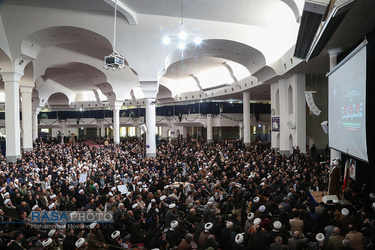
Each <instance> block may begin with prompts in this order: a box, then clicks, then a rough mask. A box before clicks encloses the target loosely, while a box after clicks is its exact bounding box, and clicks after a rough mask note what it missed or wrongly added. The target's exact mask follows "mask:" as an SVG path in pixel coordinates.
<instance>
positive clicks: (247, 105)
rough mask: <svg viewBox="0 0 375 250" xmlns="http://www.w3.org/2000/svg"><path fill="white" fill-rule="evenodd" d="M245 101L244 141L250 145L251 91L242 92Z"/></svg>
mask: <svg viewBox="0 0 375 250" xmlns="http://www.w3.org/2000/svg"><path fill="white" fill-rule="evenodd" d="M242 98H243V100H242V103H243V142H244V144H245V146H250V143H251V141H250V92H243V93H242Z"/></svg>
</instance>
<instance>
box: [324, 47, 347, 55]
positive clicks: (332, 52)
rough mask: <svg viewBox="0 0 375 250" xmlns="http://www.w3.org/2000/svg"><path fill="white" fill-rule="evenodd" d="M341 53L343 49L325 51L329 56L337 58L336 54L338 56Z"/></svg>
mask: <svg viewBox="0 0 375 250" xmlns="http://www.w3.org/2000/svg"><path fill="white" fill-rule="evenodd" d="M343 51H344V48H333V49H329V50H327V53H328V54H329V55H330V56H337V55H338V54H340V53H341V52H343Z"/></svg>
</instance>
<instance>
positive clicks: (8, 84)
mask: <svg viewBox="0 0 375 250" xmlns="http://www.w3.org/2000/svg"><path fill="white" fill-rule="evenodd" d="M22 75H23V74H20V73H16V72H10V73H2V77H3V82H4V92H5V133H6V159H7V161H8V162H16V161H17V158H21V138H20V132H21V131H20V107H19V102H20V95H19V84H20V79H21V77H22Z"/></svg>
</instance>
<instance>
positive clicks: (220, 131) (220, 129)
mask: <svg viewBox="0 0 375 250" xmlns="http://www.w3.org/2000/svg"><path fill="white" fill-rule="evenodd" d="M218 129H219V141H221V140H222V139H223V127H218Z"/></svg>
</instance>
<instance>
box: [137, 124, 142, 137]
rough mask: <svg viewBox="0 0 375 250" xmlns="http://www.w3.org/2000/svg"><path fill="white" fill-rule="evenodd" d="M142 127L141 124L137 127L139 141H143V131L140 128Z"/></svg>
mask: <svg viewBox="0 0 375 250" xmlns="http://www.w3.org/2000/svg"><path fill="white" fill-rule="evenodd" d="M140 126H141V125H140V124H138V125H137V126H136V128H137V138H138V139H141V138H142V130H141V127H140Z"/></svg>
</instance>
